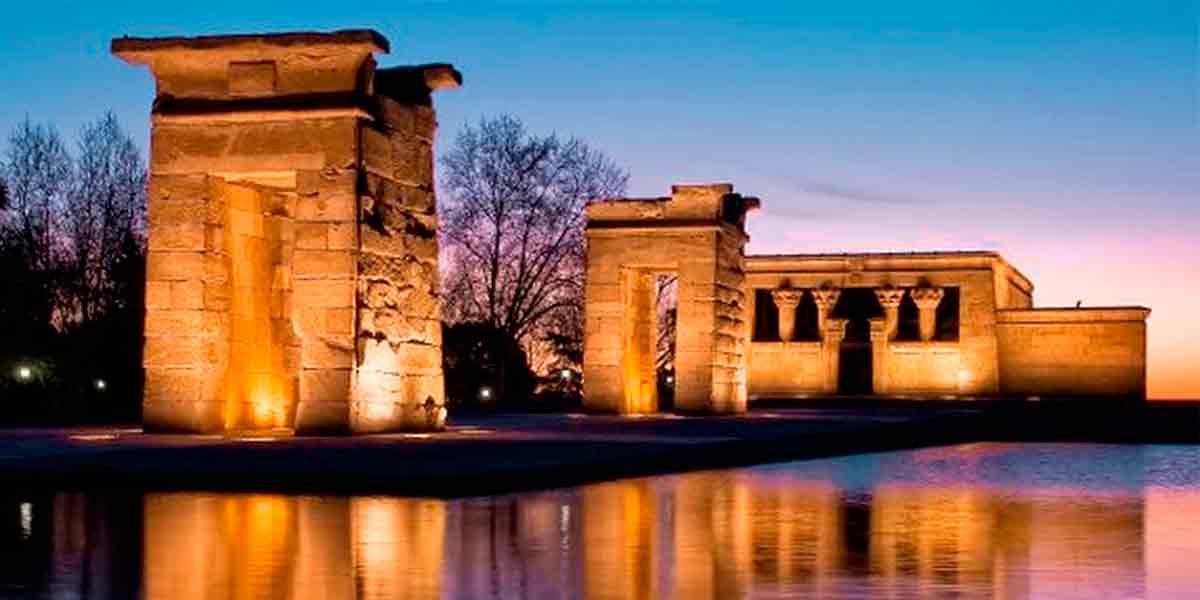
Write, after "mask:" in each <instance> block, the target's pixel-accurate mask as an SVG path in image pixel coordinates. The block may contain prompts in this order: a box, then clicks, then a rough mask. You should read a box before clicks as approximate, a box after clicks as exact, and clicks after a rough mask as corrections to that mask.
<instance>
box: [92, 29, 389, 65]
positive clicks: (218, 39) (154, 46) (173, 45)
mask: <svg viewBox="0 0 1200 600" xmlns="http://www.w3.org/2000/svg"><path fill="white" fill-rule="evenodd" d="M297 46H300V47H304V48H306V49H310V48H314V47H322V46H325V47H331V48H333V47H352V48H359V49H362V50H365V51H368V52H383V53H387V52H390V51H391V44H389V43H388V40H387V38H385V37H383V35H382V34H380V33H379V32H378V31H375V30H373V29H345V30H340V31H331V32H318V31H295V32H285V33H252V34H233V35H201V36H193V37H158V38H138V37H129V36H125V37H119V38H115V39H113V40H112V53H113V54H115V55H117V56H119V57H121V59H123V60H125V61H127V62H130V63H134V64H147V63H148V61H149V60H151V59H152V58H153V56H154V55H156V54H161V53H164V52H206V51H214V50H215V51H228V50H236V49H242V50H262V49H267V50H268V51H270V50H271V49H278V50H276V51H281V52H289V51H293V50H294V49H295V47H297Z"/></svg>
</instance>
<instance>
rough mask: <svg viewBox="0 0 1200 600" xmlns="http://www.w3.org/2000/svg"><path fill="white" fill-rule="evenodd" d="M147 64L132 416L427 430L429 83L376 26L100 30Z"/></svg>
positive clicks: (430, 76) (433, 337) (433, 82)
mask: <svg viewBox="0 0 1200 600" xmlns="http://www.w3.org/2000/svg"><path fill="white" fill-rule="evenodd" d="M112 51H113V53H114V54H116V55H117V56H119V57H120V58H122V59H124V60H125V61H127V62H129V63H133V64H140V65H146V66H148V67H149V68H150V71H151V73H152V74H153V76H154V79H155V83H156V86H157V92H156V96H155V100H154V108H153V113H152V125H153V127H152V133H151V142H150V144H151V152H150V189H149V200H148V221H149V228H148V238H149V255H148V259H147V282H146V309H147V310H146V321H145V325H146V329H145V334H146V340H145V356H144V360H143V362H144V367H145V375H146V381H145V395H144V401H143V422H144V425H145V427H146V429H147V430H151V431H184V432H213V431H228V430H242V429H265V428H285V429H292V430H294V431H296V432H301V433H305V432H308V433H311V432H355V433H362V432H381V431H397V430H431V429H440V428H442V427H443V424H444V420H445V397H444V393H443V380H442V350H441V311H440V306H439V299H438V295H437V294H438V292H437V254H438V249H437V237H436V228H437V215H436V212H435V202H434V190H433V139H434V134H435V130H436V126H437V124H436V120H435V116H434V111H433V105H432V102H431V93H432V92H433V91H435V90H439V89H446V88H453V87H457V86H458V85H459V83H460V82H461V76H460V75H459V73H458V72H457V71H456V70H455V69H454V68H453V67H451V66H449V65H442V64H438V65H424V66H415V67H398V68H387V69H382V68H377V67H376V64H375V60H374V55H375V54H376V53H380V52H387V51H388V42H387V40H386V39H384V38H383V37H382V36H380V35H379V34H378V33H375V32H373V31H365V30H360V31H339V32H334V33H287V34H266V35H230V36H208V37H195V38H156V39H133V38H120V39H116V40H113V43H112Z"/></svg>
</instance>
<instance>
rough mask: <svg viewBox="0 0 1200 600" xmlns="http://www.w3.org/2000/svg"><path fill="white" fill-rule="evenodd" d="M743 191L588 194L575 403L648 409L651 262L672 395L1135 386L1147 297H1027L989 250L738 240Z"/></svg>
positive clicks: (738, 399)
mask: <svg viewBox="0 0 1200 600" xmlns="http://www.w3.org/2000/svg"><path fill="white" fill-rule="evenodd" d="M757 204H758V201H757V200H754V199H746V198H742V197H741V196H739V195H737V194H734V193H733V186H731V185H728V184H716V185H691V186H675V187H674V188H672V195H671V197H669V198H652V199H624V200H619V201H614V202H597V203H593V204H592V205H590V206H589V207H588V213H587V216H588V225H587V236H588V256H587V258H588V268H587V282H586V298H585V311H586V318H585V321H586V328H585V339H584V348H585V352H584V378H583V383H584V406H585V407H587V408H588V409H590V410H593V411H601V412H616V413H620V414H642V413H653V412H656V411H657V410H658V398H657V385H656V383H657V382H656V377H657V373H656V364H655V357H656V350H657V349H656V347H655V345H654V342H655V340H657V332H656V331H655V328H656V319H655V318H654V302H653V300H654V296H653V293H652V292H653V286H652V285H651V282H652V281H653V280H654V278H655V276H657V275H658V274H663V273H675V274H678V275H679V282H680V283H679V290H680V291H679V294H680V296H679V304H678V311H679V312H678V324H677V332H678V339H677V344H678V351H677V354H676V357H675V361H676V364H675V369H676V372H675V374H673V375H672V376H668V377H667V378H666V379H665V380H666V382H667V383H668V384H674V385H675V388H676V390H677V392H676V398H675V405H676V410H679V411H683V412H696V413H721V412H740V411H743V410H746V406H747V400H748V399H767V398H787V399H794V398H808V397H816V396H837V395H839V394H862V393H867V394H875V395H889V396H904V397H909V398H944V397H948V398H963V399H966V398H972V397H978V396H1002V395H1003V396H1015V397H1024V396H1027V395H1031V394H1034V395H1053V396H1088V397H1098V398H1144V397H1145V394H1146V318H1147V316H1148V315H1149V313H1150V311H1149V309H1147V308H1144V307H1139V306H1129V307H1105V308H1089V309H1078V308H1075V309H1072V308H1035V307H1034V306H1033V284H1032V282H1030V281H1029V280H1028V279H1027V278H1026V277H1025V276H1024V275H1022V274H1021V273H1020V272H1019V271H1017V269H1016V268H1014V267H1013V266H1012V265H1011V264H1009V263H1008V262H1007V261H1006V260H1005V259H1004V258H1003V257H1001V256H1000V255H999V254H996V253H994V252H980V251H962V252H924V253H922V252H911V253H866V254H777V255H761V256H756V255H748V256H747V255H745V254H744V253H743V248H744V244H745V239H746V234H745V229H744V221H745V216H744V213H745V211H746V210H747V209H748V208H752V207H754V206H757ZM806 300H807V301H809V302H811V304H810V305H809V306H807V307H806V306H804V303H805V301H806ZM906 303H907V307H906ZM802 313H803V314H804V315H805V316H804V318H803V319H801V317H800V315H801V314H802ZM801 320H802V321H803V322H801ZM772 324H773V326H774V330H773V331H758V329H759V328H760V327H765V328H767V329H770V328H771V326H772ZM801 329H803V330H804V331H801Z"/></svg>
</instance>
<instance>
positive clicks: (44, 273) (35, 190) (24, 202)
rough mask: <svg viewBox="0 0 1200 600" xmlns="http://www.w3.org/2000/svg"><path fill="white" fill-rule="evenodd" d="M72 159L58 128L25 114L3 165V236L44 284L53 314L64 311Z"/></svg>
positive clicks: (37, 284) (39, 283)
mask: <svg viewBox="0 0 1200 600" xmlns="http://www.w3.org/2000/svg"><path fill="white" fill-rule="evenodd" d="M71 170H72V164H71V157H70V155H69V154H68V153H67V148H66V146H65V145H64V144H63V141H62V138H61V137H59V135H58V131H57V130H56V129H55V128H54V127H52V126H49V125H40V124H39V125H34V124H33V123H32V122H30V121H29V119H28V118H26V119H25V120H24V121H22V122H21V123H20V124H19V125H17V127H16V128H15V129H14V130H13V132H12V133H11V134H10V135H9V138H8V150H7V152H6V153H5V156H4V160H3V163H2V164H0V171H2V172H3V175H4V179H5V180H6V182H7V188H8V193H7V196H8V198H7V202H6V206H5V211H4V220H3V222H2V223H0V227H2V229H0V236H2V237H3V239H4V243H5V246H6V247H7V248H8V249H9V252H10V253H11V255H15V256H19V257H20V260H21V261H22V262H23V263H24V265H25V268H26V269H28V271H29V275H30V277H31V278H32V279H34V281H29V282H28V283H27V284H26V285H27V286H30V287H31V288H36V289H38V290H40V293H41V295H42V296H43V297H44V298H46V301H47V303H48V304H50V306H47V307H46V309H47V310H48V311H49V314H50V315H60V314H61V313H62V308H63V303H64V300H65V298H64V296H63V294H62V293H61V286H60V285H59V282H60V281H61V277H60V272H61V265H62V260H63V256H64V244H63V241H62V238H61V236H60V235H59V232H60V230H61V225H62V219H63V214H64V212H65V207H66V196H67V190H68V186H69V185H70V176H71Z"/></svg>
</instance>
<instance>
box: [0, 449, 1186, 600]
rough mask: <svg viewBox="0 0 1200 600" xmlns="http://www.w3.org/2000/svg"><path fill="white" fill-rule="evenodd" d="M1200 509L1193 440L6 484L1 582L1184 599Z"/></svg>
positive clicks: (281, 592) (129, 593) (46, 588)
mask: <svg viewBox="0 0 1200 600" xmlns="http://www.w3.org/2000/svg"><path fill="white" fill-rule="evenodd" d="M3 515H8V517H4V516H3ZM1197 515H1200V447H1196V446H1097V445H1046V444H1036V445H1003V444H970V445H964V446H954V447H947V448H934V449H927V450H918V451H909V452H894V453H885V454H872V455H861V456H853V457H845V458H839V459H830V460H818V461H806V462H798V463H787V464H779V465H769V466H762V467H756V468H747V469H734V470H723V471H709V472H700V473H690V474H683V475H677V476H668V477H658V478H646V479H630V480H623V481H616V482H608V483H601V484H595V485H588V486H583V487H579V488H572V489H565V490H554V491H547V492H538V493H529V494H515V495H508V496H499V497H487V498H471V499H464V500H452V501H443V500H433V499H412V498H391V497H382V496H371V497H318V496H285V495H262V494H208V493H147V494H136V493H129V494H82V493H58V494H21V493H19V492H12V491H7V492H0V520H2V521H3V523H2V524H0V551H2V552H3V553H4V555H5V556H7V557H11V558H10V559H8V560H6V561H3V562H0V590H2V591H3V592H2V593H0V595H3V594H8V593H13V594H19V595H22V596H33V597H46V598H53V597H84V598H106V597H119V598H124V597H136V596H139V595H142V596H146V597H150V598H172V599H181V600H185V599H188V598H251V597H288V598H356V597H357V598H481V597H514V598H672V597H673V598H687V599H693V598H730V597H746V596H767V597H794V598H809V597H822V598H825V597H858V598H865V597H905V598H907V597H918V598H923V597H943V596H954V597H998V598H1027V597H1053V598H1089V599H1090V598H1102V597H1138V598H1141V597H1149V598H1182V597H1188V595H1189V594H1193V593H1194V591H1195V590H1196V589H1200V571H1198V570H1197V569H1195V566H1194V565H1195V557H1196V556H1198V555H1200V518H1198V517H1197Z"/></svg>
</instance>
